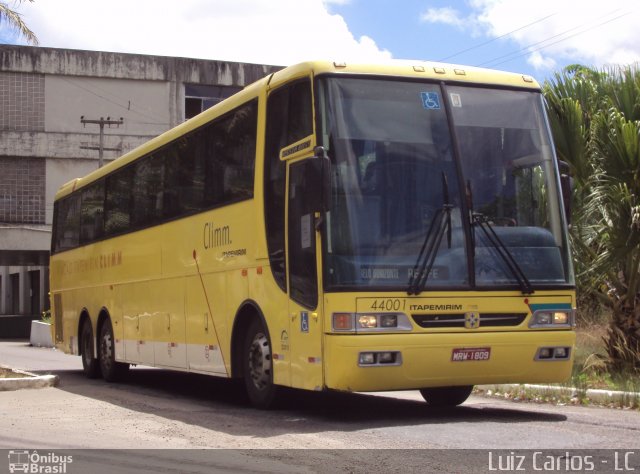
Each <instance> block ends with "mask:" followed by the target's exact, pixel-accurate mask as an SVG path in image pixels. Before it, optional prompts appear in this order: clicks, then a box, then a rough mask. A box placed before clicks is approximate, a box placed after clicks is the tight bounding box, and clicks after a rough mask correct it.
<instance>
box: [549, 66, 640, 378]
mask: <svg viewBox="0 0 640 474" xmlns="http://www.w3.org/2000/svg"><path fill="white" fill-rule="evenodd" d="M543 90H544V94H545V98H546V102H547V110H548V113H549V121H550V125H551V128H552V131H553V135H554V140H555V144H556V153H557V155H558V158H559V159H560V160H562V161H564V162H565V163H567V164H568V165H569V168H570V174H571V176H572V178H573V181H574V189H573V194H572V205H573V213H572V217H573V219H572V226H571V243H572V247H573V252H574V261H575V262H576V271H577V283H578V296H579V302H580V303H581V304H580V305H579V308H580V311H584V312H586V313H597V312H598V311H599V310H600V309H602V308H604V309H605V313H606V314H607V315H608V317H607V323H606V334H605V336H604V351H605V354H601V355H598V354H599V353H598V352H591V353H590V354H589V355H588V356H586V357H585V358H584V361H583V363H584V364H586V365H583V367H582V369H581V372H580V373H579V374H578V376H579V377H582V376H585V377H590V375H580V374H586V373H589V374H593V373H598V372H606V373H608V374H609V376H610V378H611V380H615V379H619V378H621V377H622V378H627V376H628V374H634V376H636V375H638V374H639V373H640V294H639V292H640V72H639V70H638V67H637V66H627V67H612V68H606V69H602V70H595V69H591V68H587V67H583V66H571V67H568V68H566V69H565V70H563V71H562V72H559V73H556V74H555V76H554V78H553V79H552V80H550V81H548V82H546V83H545V84H544V87H543ZM577 355H580V354H577ZM585 371H586V372H585ZM605 378H606V377H605Z"/></svg>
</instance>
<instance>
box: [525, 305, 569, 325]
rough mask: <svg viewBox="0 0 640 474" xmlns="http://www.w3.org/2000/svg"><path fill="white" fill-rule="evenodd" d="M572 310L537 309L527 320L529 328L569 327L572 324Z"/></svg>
mask: <svg viewBox="0 0 640 474" xmlns="http://www.w3.org/2000/svg"><path fill="white" fill-rule="evenodd" d="M574 324H575V323H574V311H573V310H571V309H559V310H548V309H545V310H537V311H534V313H533V315H532V316H531V321H530V322H529V327H530V328H563V327H564V328H570V327H573V326H574Z"/></svg>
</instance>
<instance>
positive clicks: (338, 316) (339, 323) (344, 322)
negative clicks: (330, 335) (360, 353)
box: [333, 313, 355, 331]
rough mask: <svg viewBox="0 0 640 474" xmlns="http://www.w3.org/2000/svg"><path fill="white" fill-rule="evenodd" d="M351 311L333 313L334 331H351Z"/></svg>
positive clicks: (352, 328) (352, 325) (352, 315)
mask: <svg viewBox="0 0 640 474" xmlns="http://www.w3.org/2000/svg"><path fill="white" fill-rule="evenodd" d="M353 317H354V314H353V313H333V330H334V331H353V330H354V329H355V328H354V324H353Z"/></svg>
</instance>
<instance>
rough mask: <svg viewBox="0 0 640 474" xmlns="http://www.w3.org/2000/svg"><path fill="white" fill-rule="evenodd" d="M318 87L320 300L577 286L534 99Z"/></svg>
mask: <svg viewBox="0 0 640 474" xmlns="http://www.w3.org/2000/svg"><path fill="white" fill-rule="evenodd" d="M318 90H319V99H318V102H319V106H320V107H319V109H320V124H321V134H322V136H321V138H320V142H321V144H322V145H323V146H324V147H325V149H327V151H328V154H329V157H330V159H331V160H332V164H333V173H332V194H333V196H332V207H331V209H330V211H329V212H328V213H327V219H326V223H327V225H326V234H325V245H324V247H325V255H324V266H325V283H326V287H327V289H328V290H331V289H340V288H351V287H366V288H367V289H374V288H376V289H378V288H384V289H391V288H393V289H398V290H405V289H408V288H411V287H414V289H415V290H417V291H416V293H419V292H420V291H421V290H423V289H428V288H437V289H441V290H442V289H458V288H460V289H468V288H470V287H471V288H512V287H513V288H521V289H522V288H523V282H526V284H527V285H531V286H527V287H528V288H530V289H535V288H536V287H537V288H542V287H545V288H549V287H554V286H557V285H571V284H573V273H572V268H571V263H570V260H569V254H568V247H567V237H566V231H565V229H566V225H565V223H564V221H563V218H564V217H563V212H562V209H561V199H560V194H559V189H558V188H559V186H558V180H557V173H556V171H555V170H556V166H555V164H554V160H553V152H552V148H551V141H550V137H549V133H548V128H547V125H546V122H545V118H544V109H543V105H542V100H541V96H540V94H539V93H538V92H533V91H525V90H503V89H491V88H489V87H470V86H460V85H455V86H454V85H449V86H446V85H441V84H436V83H427V82H410V81H401V80H395V79H370V78H366V79H362V78H337V77H325V78H321V79H320V80H319V87H318ZM421 271H422V272H423V275H422V276H421V277H420V278H419V279H418V280H419V281H418V282H417V283H416V274H417V273H420V272H421ZM523 292H524V290H523Z"/></svg>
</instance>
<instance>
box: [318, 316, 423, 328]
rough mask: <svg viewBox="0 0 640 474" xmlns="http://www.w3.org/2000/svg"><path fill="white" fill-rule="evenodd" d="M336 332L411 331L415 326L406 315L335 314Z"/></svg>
mask: <svg viewBox="0 0 640 474" xmlns="http://www.w3.org/2000/svg"><path fill="white" fill-rule="evenodd" d="M331 327H332V329H333V331H335V332H354V331H355V332H376V331H387V332H388V331H411V330H412V329H413V326H412V325H411V323H410V322H409V317H408V316H407V315H406V314H404V313H380V314H376V313H333V314H332V315H331Z"/></svg>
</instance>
